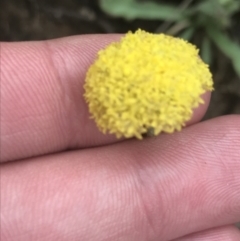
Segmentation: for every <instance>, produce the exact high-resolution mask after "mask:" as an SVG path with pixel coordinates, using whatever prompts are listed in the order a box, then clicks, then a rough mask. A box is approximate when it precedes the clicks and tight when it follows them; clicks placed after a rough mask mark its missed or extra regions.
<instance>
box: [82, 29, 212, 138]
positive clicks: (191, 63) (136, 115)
mask: <svg viewBox="0 0 240 241" xmlns="http://www.w3.org/2000/svg"><path fill="white" fill-rule="evenodd" d="M84 88H85V95H84V96H85V99H86V101H87V103H88V106H89V110H90V113H91V116H92V118H93V119H94V120H95V121H96V123H97V126H98V127H99V129H100V130H101V131H102V132H104V133H106V132H109V133H114V134H116V136H117V137H121V136H124V137H127V138H129V137H134V136H135V137H137V138H139V139H141V138H142V135H143V134H145V133H147V132H149V131H151V132H153V134H154V135H158V134H159V133H160V132H167V133H172V132H174V131H175V130H181V128H182V127H183V126H184V125H185V123H186V121H188V120H189V119H190V118H191V116H192V113H193V108H196V107H197V106H198V105H199V104H200V103H203V100H202V98H201V95H202V94H203V93H204V92H206V91H211V90H212V89H213V81H212V75H211V73H210V71H209V68H208V66H207V65H206V64H205V63H203V61H202V60H201V59H200V57H199V55H198V50H197V49H196V48H195V46H193V45H192V44H190V43H188V42H186V41H184V40H182V39H179V38H174V37H171V36H167V35H164V34H151V33H147V32H145V31H143V30H138V31H136V32H135V33H131V32H129V33H127V34H126V35H125V36H124V37H123V38H122V39H121V40H120V41H119V42H114V43H112V44H110V45H109V46H107V47H106V48H105V49H104V50H101V51H100V52H99V53H98V58H97V59H96V61H95V62H94V64H93V65H92V66H91V67H90V68H89V71H88V72H87V76H86V83H85V86H84Z"/></svg>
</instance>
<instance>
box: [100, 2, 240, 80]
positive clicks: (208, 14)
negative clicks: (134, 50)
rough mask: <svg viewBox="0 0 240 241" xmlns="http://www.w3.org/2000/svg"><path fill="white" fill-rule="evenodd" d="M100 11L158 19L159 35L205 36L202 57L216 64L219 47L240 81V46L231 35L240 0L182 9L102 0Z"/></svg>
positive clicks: (190, 4)
mask: <svg viewBox="0 0 240 241" xmlns="http://www.w3.org/2000/svg"><path fill="white" fill-rule="evenodd" d="M99 3H100V7H101V8H102V10H103V11H105V12H106V13H108V14H109V15H112V16H115V17H122V18H124V19H126V20H129V21H130V20H134V19H149V20H150V19H151V20H153V19H155V20H161V21H162V22H163V23H162V24H161V25H160V26H159V28H157V29H156V32H165V33H166V34H169V35H174V36H179V37H181V38H184V39H186V40H189V41H191V40H192V39H193V37H194V35H195V34H197V33H198V32H199V31H201V32H202V33H203V34H202V36H203V38H202V41H201V43H200V49H201V56H202V58H203V59H204V61H205V62H207V63H208V64H211V63H212V59H213V53H212V46H213V45H215V46H216V47H217V48H218V49H220V50H221V51H222V52H223V53H224V54H225V55H226V56H227V57H228V58H229V59H230V60H231V61H232V64H233V67H234V69H235V71H236V73H237V75H238V76H239V77H240V46H239V43H237V41H236V40H234V39H233V38H232V37H231V36H230V35H229V33H228V32H229V28H230V27H231V24H232V16H233V15H234V14H235V13H237V12H239V11H240V1H239V0H203V1H199V2H197V3H196V1H195V3H194V1H192V0H185V1H181V3H180V5H176V4H175V5H174V4H164V3H160V2H151V1H143V0H142V1H138V0H121V1H119V0H100V1H99Z"/></svg>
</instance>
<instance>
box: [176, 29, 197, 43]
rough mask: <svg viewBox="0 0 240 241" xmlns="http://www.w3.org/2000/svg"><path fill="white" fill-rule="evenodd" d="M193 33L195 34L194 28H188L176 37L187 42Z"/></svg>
mask: <svg viewBox="0 0 240 241" xmlns="http://www.w3.org/2000/svg"><path fill="white" fill-rule="evenodd" d="M194 32H195V28H194V27H190V28H187V29H185V30H184V31H182V32H181V33H180V34H179V35H178V37H179V38H182V39H185V40H188V41H189V40H190V39H191V38H192V36H193V34H194Z"/></svg>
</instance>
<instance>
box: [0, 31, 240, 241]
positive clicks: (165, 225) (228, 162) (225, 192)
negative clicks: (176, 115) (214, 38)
mask: <svg viewBox="0 0 240 241" xmlns="http://www.w3.org/2000/svg"><path fill="white" fill-rule="evenodd" d="M117 39H119V35H89V36H81V37H70V38H64V39H57V40H52V41H45V42H31V43H27V42H23V43H1V70H2V73H1V80H0V81H1V133H0V134H1V161H2V164H1V197H0V198H1V200H0V201H1V236H0V237H1V240H3V241H12V240H18V241H22V240H24V241H28V240H29V241H32V240H44V241H45V240H46V241H48V240H49V241H54V240H59V241H61V240H63V241H65V240H88V241H91V240H94V241H95V240H99V241H102V240H104V241H108V240H114V241H115V240H116V241H118V240H124V241H128V240H129V241H134V240H137V241H148V240H150V241H152V240H153V241H155V240H156V241H159V240H161V241H170V240H171V241H173V240H174V241H188V240H191V241H203V240H204V241H205V240H206V241H208V240H209V241H210V240H211V241H215V240H219V241H221V240H224V241H225V240H226V241H228V240H233V241H235V240H240V234H239V230H237V229H236V228H234V227H233V226H232V224H233V223H235V222H237V221H239V220H240V192H239V190H240V175H239V173H240V162H239V160H240V150H239V146H240V125H239V123H240V116H238V115H231V116H225V117H219V118H216V119H213V120H209V121H206V122H202V123H198V122H199V120H200V119H201V118H202V116H203V115H204V113H205V111H206V109H207V106H208V103H209V99H210V95H209V93H208V94H206V95H204V99H205V105H202V106H200V107H199V108H198V109H197V110H195V111H194V115H193V118H192V120H191V121H189V123H188V124H187V125H188V127H186V128H185V129H183V130H182V131H181V132H177V133H174V134H172V135H165V134H161V135H160V136H158V137H155V138H147V139H145V140H144V141H138V140H135V139H132V140H117V139H115V137H113V136H110V135H103V134H101V133H100V132H99V131H98V130H97V128H96V126H95V124H94V122H93V121H92V120H89V118H88V116H89V114H88V110H87V106H86V104H85V102H84V100H83V97H82V94H83V88H82V86H83V83H84V76H85V73H86V71H87V69H88V67H89V65H90V64H91V63H92V61H93V59H94V58H95V56H96V52H97V50H99V49H101V48H103V47H104V46H105V45H106V44H108V43H110V42H112V41H113V40H117Z"/></svg>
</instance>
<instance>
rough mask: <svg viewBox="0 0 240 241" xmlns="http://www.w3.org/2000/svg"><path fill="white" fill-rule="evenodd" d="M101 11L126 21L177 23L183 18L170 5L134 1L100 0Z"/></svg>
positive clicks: (181, 14) (180, 13)
mask: <svg viewBox="0 0 240 241" xmlns="http://www.w3.org/2000/svg"><path fill="white" fill-rule="evenodd" d="M99 2H100V7H101V9H102V10H103V11H104V12H106V13H108V14H109V15H112V16H115V17H122V18H125V19H127V20H134V19H137V18H141V19H157V20H171V21H178V20H181V19H183V18H184V15H183V13H182V12H181V11H179V9H178V8H177V6H176V7H174V6H172V5H166V4H160V3H155V2H151V1H148V2H138V1H136V0H100V1H99Z"/></svg>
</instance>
